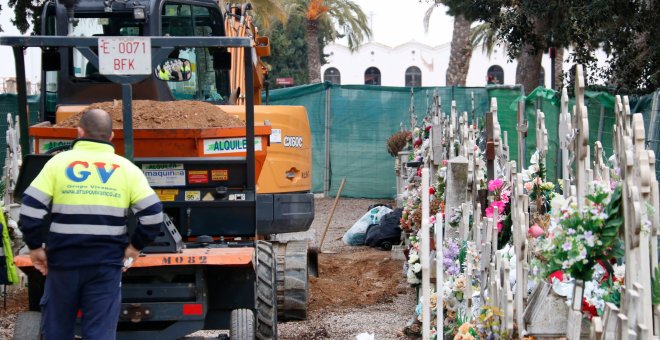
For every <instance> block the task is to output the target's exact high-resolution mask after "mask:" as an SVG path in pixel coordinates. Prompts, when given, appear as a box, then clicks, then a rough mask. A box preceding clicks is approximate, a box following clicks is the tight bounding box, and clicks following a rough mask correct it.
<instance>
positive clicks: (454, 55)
mask: <svg viewBox="0 0 660 340" xmlns="http://www.w3.org/2000/svg"><path fill="white" fill-rule="evenodd" d="M471 25H472V22H470V21H469V20H467V19H465V17H464V16H462V15H457V16H455V17H454V32H453V33H452V37H451V51H450V54H449V66H448V67H447V78H446V82H447V86H465V79H466V78H467V73H468V70H469V69H470V58H472V45H471V44H470V26H471Z"/></svg>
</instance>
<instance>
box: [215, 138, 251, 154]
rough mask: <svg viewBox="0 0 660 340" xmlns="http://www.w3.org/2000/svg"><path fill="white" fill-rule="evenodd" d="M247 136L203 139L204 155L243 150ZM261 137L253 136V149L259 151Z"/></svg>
mask: <svg viewBox="0 0 660 340" xmlns="http://www.w3.org/2000/svg"><path fill="white" fill-rule="evenodd" d="M246 150H247V138H218V139H205V140H204V154H205V155H219V154H223V153H235V152H245V151H246ZM261 150H262V145H261V137H255V138H254V151H261Z"/></svg>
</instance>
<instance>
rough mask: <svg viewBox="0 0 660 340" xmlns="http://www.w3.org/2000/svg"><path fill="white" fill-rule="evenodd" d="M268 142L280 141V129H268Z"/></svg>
mask: <svg viewBox="0 0 660 340" xmlns="http://www.w3.org/2000/svg"><path fill="white" fill-rule="evenodd" d="M270 142H271V143H273V144H276V143H282V129H272V130H270Z"/></svg>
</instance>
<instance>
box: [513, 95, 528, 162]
mask: <svg viewBox="0 0 660 340" xmlns="http://www.w3.org/2000/svg"><path fill="white" fill-rule="evenodd" d="M516 129H517V130H518V172H522V171H523V170H524V168H525V162H524V159H525V138H526V137H527V129H528V126H527V119H525V101H524V100H520V101H518V125H517V127H516Z"/></svg>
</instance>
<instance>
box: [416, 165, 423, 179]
mask: <svg viewBox="0 0 660 340" xmlns="http://www.w3.org/2000/svg"><path fill="white" fill-rule="evenodd" d="M417 176H419V177H422V168H421V167H419V168H417Z"/></svg>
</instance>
